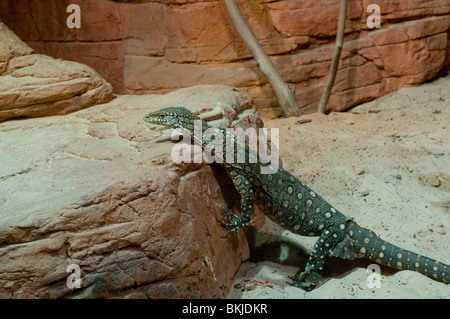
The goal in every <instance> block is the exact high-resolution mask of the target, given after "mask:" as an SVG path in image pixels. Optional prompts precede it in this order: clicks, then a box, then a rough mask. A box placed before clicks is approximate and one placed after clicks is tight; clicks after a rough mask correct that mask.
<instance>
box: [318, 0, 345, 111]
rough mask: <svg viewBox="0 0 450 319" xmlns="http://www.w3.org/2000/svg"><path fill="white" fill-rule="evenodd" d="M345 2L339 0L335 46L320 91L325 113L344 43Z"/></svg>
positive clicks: (321, 107)
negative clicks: (326, 75)
mask: <svg viewBox="0 0 450 319" xmlns="http://www.w3.org/2000/svg"><path fill="white" fill-rule="evenodd" d="M347 3H348V0H341V3H340V5H339V22H338V28H337V34H336V46H335V48H334V52H333V57H332V59H331V65H330V71H329V72H328V79H327V83H326V84H325V88H324V90H323V92H322V97H321V98H320V102H319V109H318V111H319V112H320V113H325V109H326V107H327V103H328V99H329V98H330V94H331V89H332V88H333V84H334V80H335V78H336V72H337V69H338V65H339V57H340V56H341V51H342V47H343V45H344V31H345V19H346V16H347Z"/></svg>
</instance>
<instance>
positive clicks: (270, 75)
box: [223, 0, 301, 116]
mask: <svg viewBox="0 0 450 319" xmlns="http://www.w3.org/2000/svg"><path fill="white" fill-rule="evenodd" d="M223 2H224V3H225V7H226V8H227V11H228V14H229V15H230V18H231V21H232V22H233V25H234V27H235V28H236V31H237V32H238V33H239V35H240V36H241V39H242V40H243V41H244V43H245V45H246V46H247V48H248V49H249V51H250V53H251V54H252V55H253V57H254V58H255V60H256V63H257V65H258V67H259V69H260V70H261V72H262V73H263V74H264V75H265V77H266V78H267V80H268V81H269V83H270V85H271V86H272V89H273V91H274V92H275V95H276V96H277V98H278V102H279V103H280V105H281V107H282V108H283V111H284V113H285V114H286V116H299V115H300V114H301V112H300V109H299V107H298V105H297V102H296V101H295V86H294V85H288V84H286V83H285V82H284V81H283V79H282V78H281V76H280V74H279V73H278V71H277V69H276V68H275V66H274V65H273V63H272V61H271V60H270V59H269V57H268V56H267V54H266V52H265V51H264V49H263V48H262V46H261V44H260V43H259V42H258V40H257V39H256V37H255V35H254V34H253V32H252V30H251V29H250V27H249V26H248V24H247V22H246V21H245V19H244V17H243V16H242V14H241V11H240V10H239V7H238V5H237V4H236V1H235V0H223Z"/></svg>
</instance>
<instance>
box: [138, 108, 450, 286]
mask: <svg viewBox="0 0 450 319" xmlns="http://www.w3.org/2000/svg"><path fill="white" fill-rule="evenodd" d="M144 120H145V121H146V122H149V123H154V124H160V125H165V126H169V127H173V128H181V129H183V130H184V131H185V132H186V133H187V134H189V135H191V136H192V137H194V140H195V141H196V142H198V143H199V144H200V145H202V147H203V148H205V149H207V150H209V151H210V152H211V153H212V154H213V155H214V153H215V152H217V150H216V149H214V147H211V144H212V140H211V139H210V138H209V137H207V136H206V137H205V136H203V138H201V139H200V138H199V137H196V136H194V121H195V120H199V121H201V127H202V131H203V132H204V131H205V130H207V129H209V128H211V127H210V126H209V125H208V124H207V123H206V122H204V121H202V120H201V119H200V118H199V117H198V116H196V115H194V114H193V113H192V112H190V111H189V110H187V109H185V108H182V107H172V108H166V109H163V110H160V111H156V112H153V113H149V114H148V115H146V116H145V117H144ZM215 130H216V132H217V134H218V135H221V136H222V137H223V138H224V143H223V145H224V146H223V147H224V148H223V152H224V153H225V152H226V143H225V140H227V139H233V140H234V141H235V144H234V145H235V148H236V147H237V145H241V146H242V144H239V142H238V141H237V139H236V136H235V135H233V134H229V132H228V131H226V130H225V129H217V128H216V129H215ZM244 148H245V153H246V155H248V156H251V157H252V158H256V159H257V160H256V162H255V163H249V161H248V158H249V157H247V160H246V161H245V163H237V160H236V159H237V158H236V156H237V155H236V153H237V152H236V151H235V152H234V154H235V156H234V161H228V162H227V161H224V162H223V163H222V164H221V165H222V166H223V167H224V168H225V169H226V170H227V172H228V174H229V175H230V177H231V178H232V180H233V183H234V186H235V187H236V189H237V191H238V192H239V193H240V194H241V213H240V216H237V215H235V214H233V213H232V212H231V211H230V210H228V209H226V211H225V212H226V219H225V221H222V222H221V224H222V225H223V226H224V227H227V228H230V231H229V232H228V233H231V232H234V231H237V230H239V229H240V228H241V227H243V226H245V225H248V224H249V223H250V222H251V217H252V215H253V214H254V205H255V204H256V205H258V207H259V208H260V209H261V210H262V211H263V212H264V213H265V214H266V216H268V217H269V218H270V219H272V220H273V221H275V222H276V223H278V224H279V225H281V226H282V227H284V228H285V229H288V230H290V231H291V232H293V233H296V234H299V235H304V236H320V237H319V239H318V240H317V242H316V244H315V246H314V249H313V251H312V252H311V254H310V256H309V259H308V262H307V265H306V268H305V270H304V272H302V273H301V274H299V275H296V276H295V277H294V278H293V283H292V284H293V285H294V286H296V287H300V288H302V289H305V290H312V289H314V288H315V287H317V286H318V285H320V284H322V283H323V282H324V279H323V278H322V277H321V273H322V270H323V264H324V261H325V259H326V258H327V257H330V256H335V257H341V258H345V259H352V258H354V257H356V256H364V257H366V258H369V259H371V260H374V261H375V262H377V263H380V264H384V265H387V266H390V267H395V268H397V269H407V270H414V271H417V272H420V273H422V274H424V275H426V276H429V277H431V278H434V279H436V280H439V281H442V282H445V283H448V282H450V266H449V265H446V264H444V263H441V262H439V261H436V260H434V259H431V258H428V257H424V256H420V255H418V254H416V253H413V252H411V251H408V250H404V249H401V248H399V247H397V246H395V245H393V244H391V243H389V242H387V241H385V240H383V239H381V238H379V237H378V236H377V235H375V233H374V232H372V231H371V230H369V229H366V228H363V227H360V226H359V225H358V224H356V223H355V221H354V220H353V219H352V218H349V217H346V216H344V215H343V214H342V213H340V212H339V211H338V210H337V209H335V208H334V207H333V206H331V205H330V204H329V203H328V202H326V201H325V200H324V199H323V198H322V197H320V196H319V195H318V194H316V193H315V192H314V191H313V190H311V189H310V188H309V187H307V186H306V185H305V184H304V183H303V182H302V181H300V180H299V179H297V178H296V177H295V176H293V175H291V174H290V173H289V172H287V171H285V170H284V169H282V168H281V167H280V168H278V170H277V171H276V172H274V173H273V174H261V167H262V166H268V165H269V164H264V163H262V162H261V161H260V159H259V157H258V156H257V153H256V152H255V151H253V150H252V149H250V148H249V147H248V146H247V145H244ZM224 158H225V157H224Z"/></svg>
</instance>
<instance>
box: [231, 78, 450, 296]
mask: <svg viewBox="0 0 450 319" xmlns="http://www.w3.org/2000/svg"><path fill="white" fill-rule="evenodd" d="M304 119H310V120H311V122H307V123H299V120H300V121H301V120H304ZM265 126H266V127H269V128H280V156H281V158H282V160H283V166H284V168H285V169H287V170H289V171H290V172H291V173H293V174H294V175H296V176H298V177H299V178H300V179H302V180H303V181H304V182H305V183H306V184H307V185H308V186H310V187H311V188H312V189H313V190H315V191H316V192H317V193H319V194H320V195H321V196H322V197H323V198H325V199H326V200H327V201H329V202H330V203H331V204H332V205H334V206H335V207H337V208H338V209H339V210H340V211H341V212H343V213H344V214H346V215H349V216H352V217H354V218H355V220H356V221H357V222H358V223H359V224H360V225H362V226H363V227H368V228H370V229H372V230H373V231H375V233H377V234H378V235H379V236H380V237H382V238H384V239H385V240H388V241H389V242H392V243H394V244H396V245H398V246H400V247H402V248H406V249H409V250H412V251H414V252H416V253H419V254H422V255H425V256H428V257H432V258H435V259H438V260H440V261H442V262H445V263H447V264H450V138H449V137H450V76H447V77H444V78H439V79H437V80H435V81H433V82H430V83H426V84H423V85H421V86H420V87H414V88H406V89H403V90H400V91H398V92H395V93H393V94H390V95H387V96H385V97H382V98H379V99H377V100H374V101H372V102H369V103H366V104H363V105H360V106H358V107H356V108H354V109H352V110H351V111H349V112H347V113H332V114H330V115H327V116H325V115H320V114H311V115H305V116H303V117H301V118H289V119H276V120H267V121H265ZM316 239H317V238H309V237H301V236H297V235H294V234H292V233H289V232H287V231H284V230H283V229H281V228H280V227H278V226H277V225H275V224H273V223H272V222H270V221H269V220H268V221H267V222H266V224H265V225H264V227H263V229H262V230H261V231H260V232H259V233H258V234H257V237H256V240H255V247H253V248H252V257H251V260H250V261H249V262H247V263H245V264H243V266H242V270H241V275H240V276H239V277H238V278H237V280H236V281H235V283H234V286H233V289H232V290H231V291H230V293H229V295H228V297H229V298H305V299H307V298H450V285H446V284H443V283H440V282H437V281H434V280H432V279H430V278H428V277H425V276H423V275H422V274H419V273H415V272H412V271H397V270H393V269H391V268H388V267H385V266H382V267H381V277H380V288H369V287H368V285H367V283H366V281H367V279H368V276H369V273H368V272H367V270H366V267H368V266H369V265H370V264H371V262H370V261H369V260H366V259H357V260H353V261H341V260H339V259H335V258H333V259H329V260H328V262H327V263H326V274H327V276H331V277H332V278H331V279H330V280H328V281H327V282H326V283H325V284H324V285H323V286H321V287H319V288H317V289H315V290H314V291H312V292H304V291H303V290H301V289H298V288H295V287H292V286H290V285H289V278H288V276H292V275H294V274H295V273H296V272H297V270H298V269H301V270H303V269H304V267H305V263H306V257H307V253H308V252H309V251H310V250H311V248H312V246H313V244H314V242H315V240H316Z"/></svg>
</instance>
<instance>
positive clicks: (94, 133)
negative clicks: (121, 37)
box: [0, 86, 262, 298]
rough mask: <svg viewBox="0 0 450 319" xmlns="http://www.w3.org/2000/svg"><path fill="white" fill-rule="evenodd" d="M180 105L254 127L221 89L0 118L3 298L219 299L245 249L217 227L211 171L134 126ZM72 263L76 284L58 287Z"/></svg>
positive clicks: (242, 99) (161, 133)
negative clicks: (175, 156)
mask: <svg viewBox="0 0 450 319" xmlns="http://www.w3.org/2000/svg"><path fill="white" fill-rule="evenodd" d="M177 105H178V106H179V105H183V106H185V107H187V108H190V109H191V110H193V111H195V112H197V113H201V116H202V117H203V118H205V119H206V120H209V121H210V122H211V123H212V124H216V125H223V126H232V127H233V126H235V127H236V126H241V127H243V128H244V129H245V128H247V127H249V126H261V125H262V121H261V119H260V118H259V115H258V113H256V112H255V111H254V110H253V104H252V100H251V99H250V98H249V97H248V96H247V95H245V94H243V93H242V92H240V91H238V90H236V89H233V88H230V87H225V86H200V87H193V88H188V89H183V90H179V91H175V92H172V93H170V94H167V95H151V96H147V95H143V96H119V97H117V98H116V99H115V100H113V101H111V102H109V103H107V104H102V105H97V106H94V107H91V108H89V109H85V110H81V111H78V112H75V113H71V114H69V115H65V116H50V117H43V118H35V119H26V120H12V121H8V122H3V123H0V132H1V133H0V134H1V140H0V161H1V163H6V165H1V166H0V269H2V271H1V273H0V297H2V298H43V297H45V298H60V297H67V298H93V297H135V298H146V297H151V298H163V297H164V298H177V297H178V298H180V297H183V298H184V297H185V298H194V297H195V298H203V297H214V298H222V297H225V296H226V295H227V293H228V289H229V287H230V284H231V282H232V281H233V280H234V278H235V276H236V273H237V271H238V269H239V266H240V264H241V262H242V261H244V260H247V259H248V257H249V250H248V244H247V239H246V238H245V236H240V237H239V238H236V237H232V236H230V237H228V238H225V237H224V236H225V234H226V230H225V229H224V228H222V227H221V226H220V225H219V224H218V223H217V221H216V220H217V219H220V218H221V217H222V206H223V205H225V204H226V202H225V201H224V196H226V195H223V193H222V189H221V187H220V186H219V184H218V182H217V180H216V179H215V174H216V173H214V172H213V170H212V169H211V166H209V165H206V164H186V163H182V164H179V165H177V164H174V163H173V162H172V160H171V158H170V152H171V149H172V147H173V145H174V144H173V143H171V142H170V130H164V129H162V128H161V127H158V126H152V125H149V124H144V122H143V120H142V117H143V116H144V115H145V114H146V113H148V112H150V111H152V110H157V109H159V108H162V107H168V106H177ZM165 136H167V138H166V137H165ZM164 139H169V141H166V142H164ZM225 199H226V198H225ZM71 264H76V265H78V266H79V267H80V270H81V287H80V288H79V289H74V290H72V289H70V288H69V287H68V286H67V284H66V281H67V278H68V276H69V275H70V273H68V272H66V269H67V267H68V266H69V265H71Z"/></svg>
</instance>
